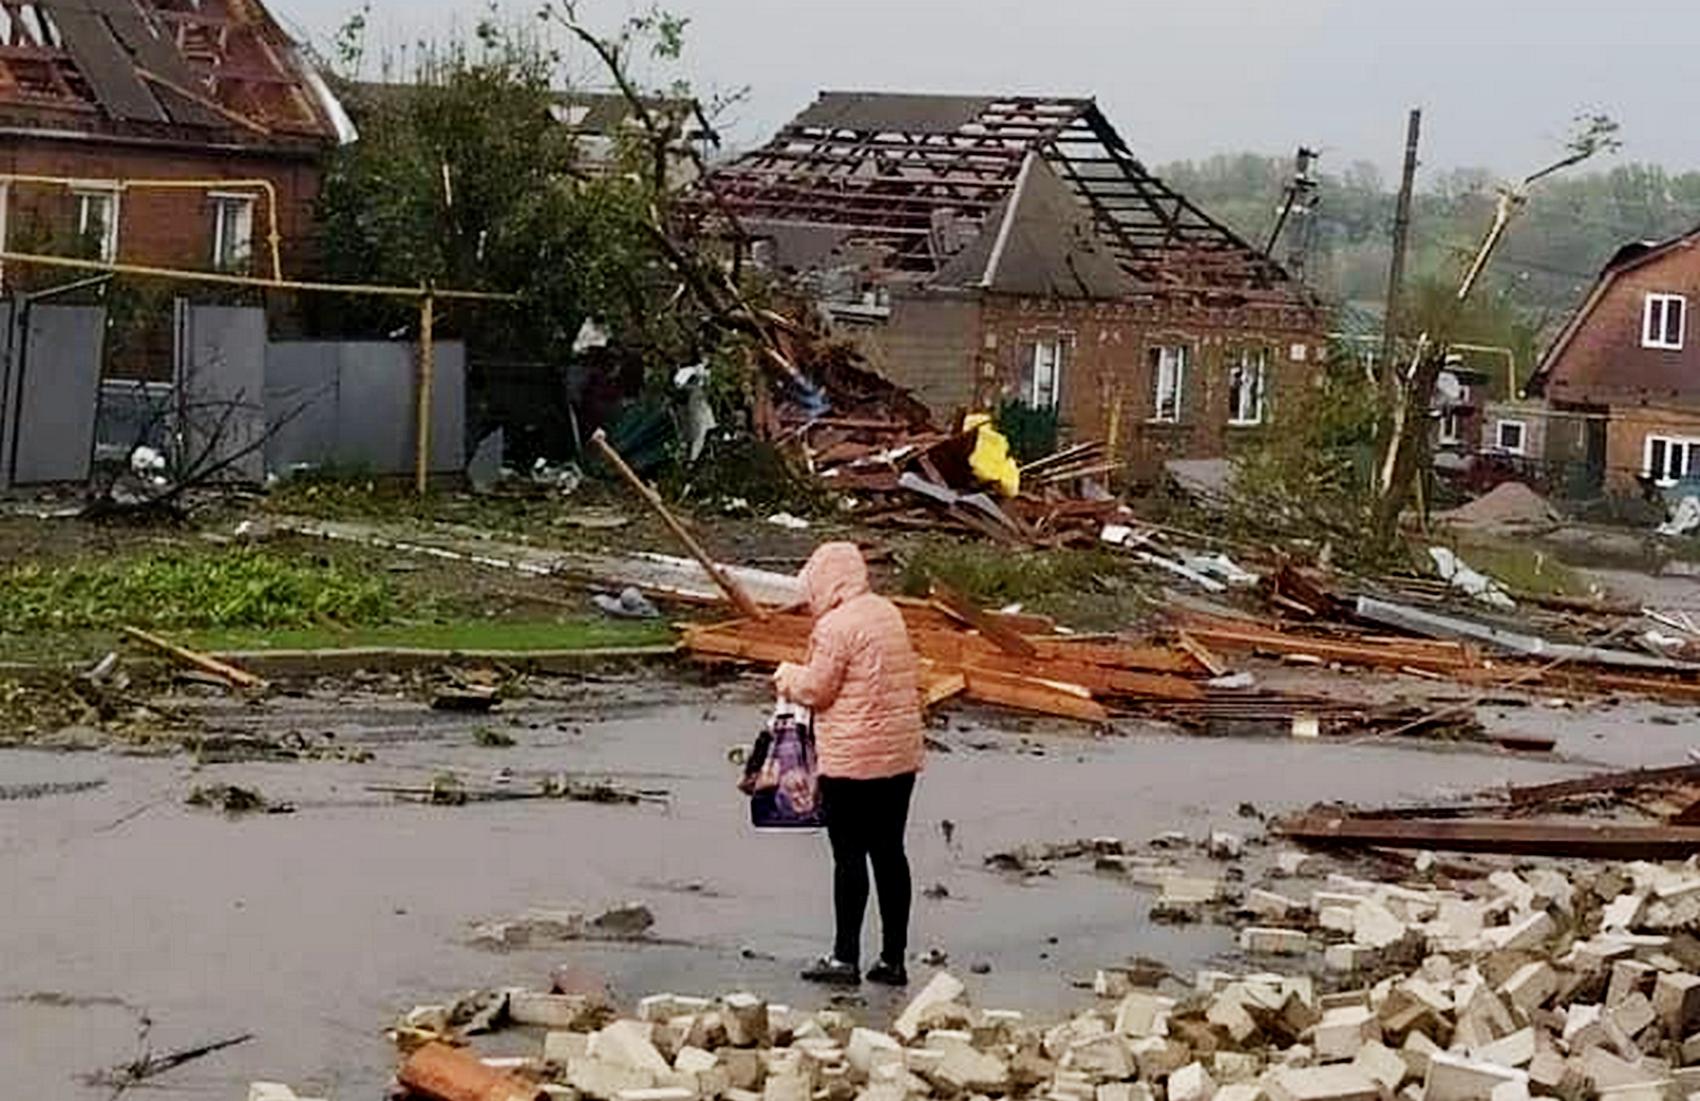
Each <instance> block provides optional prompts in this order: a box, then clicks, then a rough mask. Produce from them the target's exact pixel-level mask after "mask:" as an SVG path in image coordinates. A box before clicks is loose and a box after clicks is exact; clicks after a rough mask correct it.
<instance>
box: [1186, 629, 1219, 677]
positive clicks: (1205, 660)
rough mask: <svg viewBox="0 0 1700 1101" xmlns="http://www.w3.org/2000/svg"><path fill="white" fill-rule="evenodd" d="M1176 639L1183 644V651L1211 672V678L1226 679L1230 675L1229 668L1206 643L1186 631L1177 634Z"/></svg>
mask: <svg viewBox="0 0 1700 1101" xmlns="http://www.w3.org/2000/svg"><path fill="white" fill-rule="evenodd" d="M1175 637H1176V640H1177V641H1178V642H1179V643H1180V644H1181V649H1183V650H1185V651H1186V652H1187V653H1189V654H1191V655H1192V656H1193V657H1194V658H1196V659H1197V660H1198V664H1200V665H1202V666H1204V668H1206V669H1208V670H1209V671H1210V675H1211V676H1213V677H1225V676H1227V675H1228V667H1227V666H1226V665H1224V664H1222V659H1221V658H1219V657H1217V656H1216V655H1215V654H1213V653H1211V652H1210V648H1209V647H1208V646H1205V645H1204V643H1202V642H1200V641H1198V640H1197V639H1196V638H1193V637H1192V636H1191V635H1189V634H1187V633H1186V631H1184V630H1182V631H1178V632H1176V635H1175Z"/></svg>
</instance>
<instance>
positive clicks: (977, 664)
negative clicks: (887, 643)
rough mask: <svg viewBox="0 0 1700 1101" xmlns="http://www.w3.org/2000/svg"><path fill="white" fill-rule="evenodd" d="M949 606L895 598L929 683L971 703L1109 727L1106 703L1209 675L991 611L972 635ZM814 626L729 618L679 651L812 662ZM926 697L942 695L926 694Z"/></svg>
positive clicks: (688, 635) (1167, 694) (695, 629)
mask: <svg viewBox="0 0 1700 1101" xmlns="http://www.w3.org/2000/svg"><path fill="white" fill-rule="evenodd" d="M952 604H954V605H955V607H954V608H953V606H952ZM952 604H946V603H944V602H943V601H923V600H914V599H906V600H900V601H898V608H899V609H900V610H901V611H902V613H903V617H904V620H905V622H907V624H908V626H909V637H910V640H911V641H912V642H913V644H914V646H915V650H916V653H917V654H918V655H919V656H920V658H921V660H922V662H923V669H924V670H925V674H926V675H925V678H924V680H925V681H926V684H927V685H928V686H932V685H937V684H939V683H941V682H944V683H948V684H950V685H951V686H952V687H953V689H954V690H955V691H958V692H960V693H961V694H962V695H963V696H965V697H966V698H968V699H971V700H976V701H979V702H982V703H990V704H997V705H1000V706H1004V707H1011V708H1015V709H1017V710H1022V711H1032V712H1038V713H1041V714H1049V715H1060V716H1064V717H1067V718H1072V719H1079V720H1082V721H1085V722H1092V723H1103V722H1107V721H1108V720H1109V717H1110V713H1109V711H1108V710H1107V709H1106V707H1105V706H1104V704H1105V702H1112V703H1119V704H1131V703H1136V702H1138V701H1141V700H1172V701H1176V700H1178V701H1184V700H1201V699H1203V698H1204V696H1205V689H1204V687H1203V686H1202V685H1200V684H1199V683H1197V682H1196V678H1198V677H1200V676H1205V675H1208V672H1209V671H1208V670H1207V669H1206V668H1204V666H1202V665H1201V664H1199V662H1198V660H1197V659H1196V658H1194V657H1192V656H1191V655H1189V654H1187V653H1185V652H1177V651H1173V650H1169V649H1166V648H1163V647H1156V646H1147V645H1141V644H1137V643H1133V642H1125V643H1123V642H1104V641H1102V640H1100V639H1093V640H1091V641H1084V640H1083V641H1078V642H1077V641H1072V640H1071V639H1070V637H1069V636H1067V635H1059V634H1033V635H1029V634H1028V633H1026V629H1030V628H1032V627H1034V626H1036V625H1037V623H1036V621H1035V620H1034V619H1033V618H1031V617H1014V616H1007V617H1006V616H1002V615H1000V614H998V613H994V612H979V611H975V612H974V613H973V615H974V618H975V619H976V620H978V621H979V624H980V626H981V627H982V628H985V630H975V629H969V628H968V627H966V626H965V624H964V623H963V622H962V610H961V605H960V601H953V602H952ZM812 628H813V620H812V619H811V618H810V617H809V616H807V615H805V614H802V613H798V612H779V613H775V614H773V615H770V616H769V617H768V618H767V619H766V620H763V621H760V622H759V623H758V622H757V621H754V620H747V619H735V620H730V621H726V622H722V623H712V624H706V625H689V626H686V627H684V628H683V631H684V646H685V649H686V651H687V652H688V653H690V654H692V655H693V656H695V657H697V658H700V659H709V660H713V659H721V660H724V659H733V660H738V661H748V662H754V663H756V664H759V665H778V664H779V663H780V662H785V661H789V662H799V663H800V662H802V661H804V660H805V659H806V658H807V656H808V645H809V632H810V631H811V629H812ZM987 631H989V632H990V633H987ZM1000 642H1001V645H1000ZM927 694H928V695H929V696H934V697H937V696H939V695H940V693H938V692H934V691H931V690H928V693H927ZM933 702H940V700H939V699H938V698H935V699H934V700H933Z"/></svg>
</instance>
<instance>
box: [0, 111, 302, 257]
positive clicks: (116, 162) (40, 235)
mask: <svg viewBox="0 0 1700 1101" xmlns="http://www.w3.org/2000/svg"><path fill="white" fill-rule="evenodd" d="M0 173H4V174H6V175H23V176H48V177H60V178H70V179H75V180H80V181H87V182H88V183H90V184H99V183H110V182H113V181H119V180H151V179H169V180H240V179H266V180H270V181H271V182H272V184H273V186H274V187H275V188H276V189H277V200H278V201H277V218H278V231H279V233H280V235H281V236H282V238H283V243H282V247H281V255H282V261H283V267H284V272H285V275H286V276H299V275H303V274H306V273H307V271H308V270H309V269H310V266H311V262H312V256H313V253H314V241H313V225H314V216H313V215H314V209H313V208H314V203H315V202H316V200H317V198H318V193H319V181H320V171H319V167H318V163H317V161H316V160H313V159H310V158H307V157H303V156H289V155H275V154H273V155H267V154H259V153H246V154H243V153H223V152H214V151H198V150H183V149H176V148H171V149H165V148H159V149H155V148H149V147H142V146H126V145H117V144H96V143H70V142H58V141H42V140H29V139H22V140H20V139H10V140H8V141H6V142H5V143H3V144H0ZM7 190H8V191H9V192H10V194H9V196H8V201H7V207H6V240H7V242H8V245H9V247H13V248H18V247H22V246H26V245H28V246H35V247H42V246H46V245H48V244H50V243H55V242H57V243H59V244H60V246H61V249H62V248H63V246H64V244H65V243H67V242H69V241H70V240H72V239H73V238H74V235H75V230H76V225H75V210H76V205H75V199H74V198H73V196H72V193H71V191H70V190H68V189H67V188H65V187H62V186H58V185H55V184H38V183H27V182H13V183H11V184H9V185H8V188H7ZM226 190H229V191H230V192H232V193H252V194H255V195H256V196H258V201H257V202H256V205H255V208H254V236H255V240H254V241H253V255H254V258H255V263H256V265H258V264H260V263H261V261H264V262H265V265H266V266H265V267H264V268H258V267H257V268H256V270H260V271H263V273H264V274H270V270H269V251H268V246H267V242H266V237H267V235H268V233H269V228H268V227H269V214H268V211H267V201H266V199H265V197H264V195H263V193H262V192H261V191H260V190H259V189H244V188H241V187H237V186H230V187H228V188H227V189H226ZM213 217H214V202H213V200H212V199H211V198H209V195H208V190H202V189H186V190H177V189H172V190H158V189H150V188H146V187H136V188H133V189H129V190H126V191H124V192H123V193H122V196H121V198H120V200H119V214H118V222H119V226H118V259H119V260H120V261H122V262H125V263H133V264H148V265H156V266H164V267H180V268H193V269H201V270H205V269H207V268H210V267H211V266H212V261H213V233H214V228H213V226H214V221H213Z"/></svg>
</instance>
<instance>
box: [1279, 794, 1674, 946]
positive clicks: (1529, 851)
mask: <svg viewBox="0 0 1700 1101" xmlns="http://www.w3.org/2000/svg"><path fill="white" fill-rule="evenodd" d="M1555 813H1556V814H1559V815H1561V817H1554V814H1555ZM1630 814H1632V815H1633V817H1628V816H1627V815H1630ZM1535 816H1539V817H1535ZM1276 830H1277V831H1278V832H1279V833H1281V834H1282V835H1284V836H1286V837H1288V838H1290V839H1291V840H1294V841H1298V842H1301V843H1303V844H1307V845H1313V846H1317V847H1334V848H1340V847H1345V848H1388V849H1423V850H1436V851H1447V852H1480V853H1504V854H1508V855H1513V856H1576V857H1595V858H1600V859H1614V860H1661V859H1680V858H1683V857H1688V856H1692V855H1694V854H1696V853H1700V765H1693V764H1688V765H1675V766H1671V767H1669V768H1643V769H1633V770H1630V771H1627V772H1607V773H1599V774H1596V775H1593V776H1584V777H1580V778H1578V779H1574V780H1559V781H1555V782H1553V783H1548V784H1536V785H1532V786H1527V787H1513V788H1508V789H1503V790H1499V791H1489V792H1483V793H1482V794H1481V795H1480V796H1479V797H1478V798H1477V799H1474V800H1472V801H1470V802H1469V803H1467V804H1464V805H1462V806H1458V807H1441V808H1423V807H1410V808H1390V809H1385V810H1376V811H1360V810H1355V809H1345V808H1339V807H1317V808H1313V809H1312V810H1310V811H1308V812H1306V813H1304V814H1300V815H1296V816H1294V817H1291V818H1288V819H1286V820H1285V821H1282V822H1280V823H1278V824H1277V825H1276ZM1697 916H1700V915H1697Z"/></svg>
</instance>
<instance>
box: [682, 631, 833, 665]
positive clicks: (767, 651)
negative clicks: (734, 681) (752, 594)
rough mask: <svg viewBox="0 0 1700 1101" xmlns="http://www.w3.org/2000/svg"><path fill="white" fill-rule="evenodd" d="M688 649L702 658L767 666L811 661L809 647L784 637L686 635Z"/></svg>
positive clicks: (722, 633) (723, 633)
mask: <svg viewBox="0 0 1700 1101" xmlns="http://www.w3.org/2000/svg"><path fill="white" fill-rule="evenodd" d="M684 643H685V649H686V650H687V651H689V652H690V653H691V654H693V655H696V656H699V657H719V658H735V659H737V660H739V661H754V662H759V663H761V664H763V665H778V664H779V663H780V662H782V661H790V662H797V663H799V664H801V663H802V662H804V661H806V660H808V656H809V644H808V642H807V641H796V640H792V639H783V638H754V637H751V636H749V635H746V634H741V633H738V632H733V631H703V630H693V631H686V632H685V639H684Z"/></svg>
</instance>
